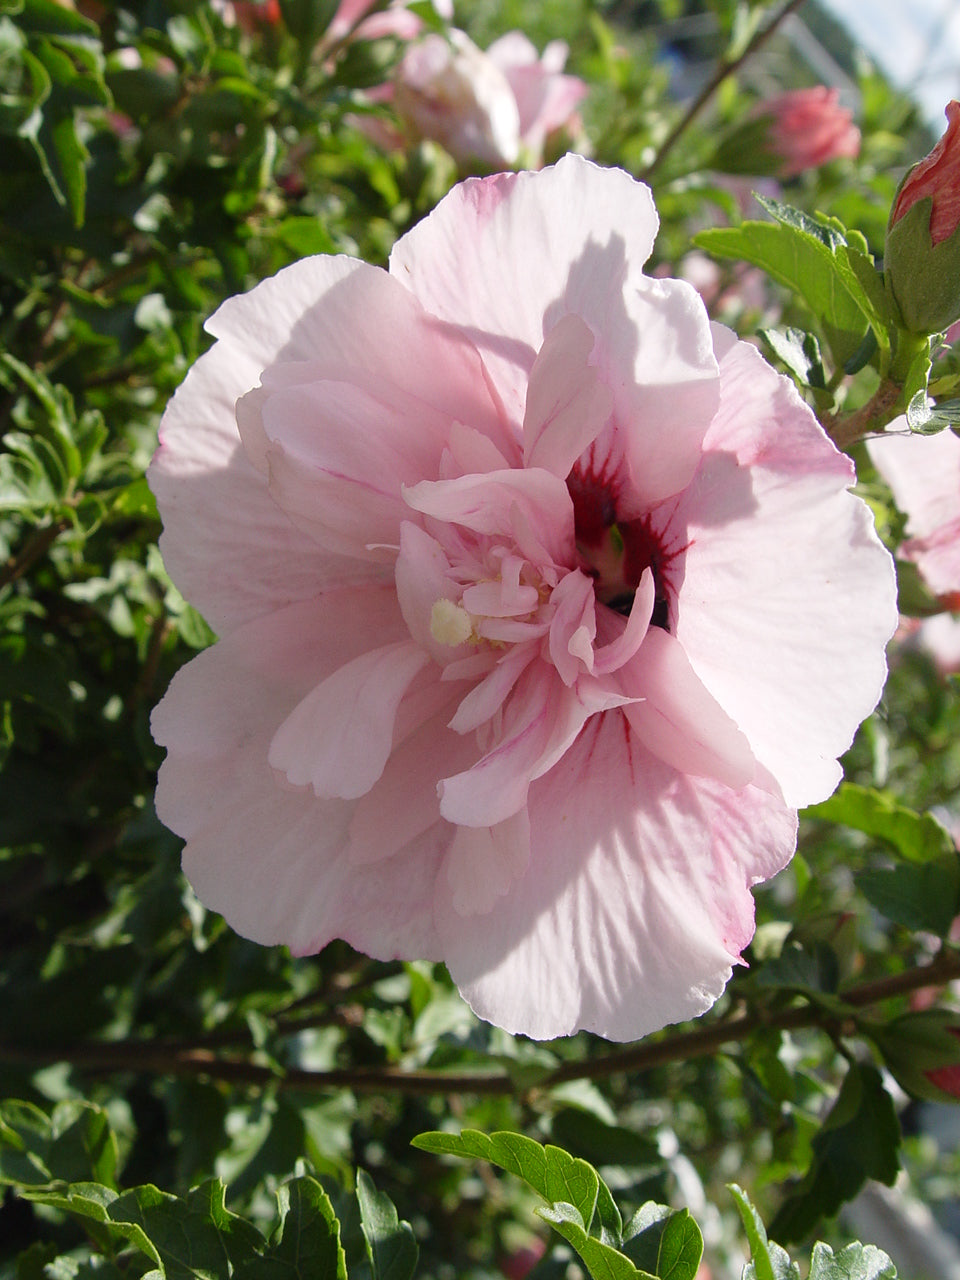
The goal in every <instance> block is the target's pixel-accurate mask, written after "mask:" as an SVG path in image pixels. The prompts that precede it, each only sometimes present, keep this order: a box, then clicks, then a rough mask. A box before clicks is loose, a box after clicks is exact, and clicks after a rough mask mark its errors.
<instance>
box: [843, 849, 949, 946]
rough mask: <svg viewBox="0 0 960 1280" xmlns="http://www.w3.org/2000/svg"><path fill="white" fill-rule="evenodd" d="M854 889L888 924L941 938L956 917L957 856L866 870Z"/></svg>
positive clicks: (945, 934) (944, 935)
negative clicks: (856, 889) (918, 930)
mask: <svg viewBox="0 0 960 1280" xmlns="http://www.w3.org/2000/svg"><path fill="white" fill-rule="evenodd" d="M855 880H856V885H857V888H858V889H859V890H860V892H861V893H862V894H863V895H864V897H866V899H867V901H868V902H870V903H872V904H873V906H875V907H876V908H877V910H878V911H880V912H882V913H883V915H885V916H886V917H887V919H888V920H893V921H894V922H895V923H896V924H902V925H904V926H905V927H906V928H907V929H923V930H925V931H926V932H928V933H935V934H938V935H939V936H940V937H941V938H945V937H946V936H947V934H948V933H949V932H950V926H951V925H952V924H953V921H954V919H955V917H956V916H957V915H958V914H960V856H958V855H957V853H956V852H955V851H954V852H952V853H948V854H944V855H943V856H942V857H940V858H936V859H933V860H931V861H930V862H924V863H921V864H920V865H917V864H915V863H903V864H901V865H899V866H896V867H890V868H887V867H877V868H868V869H867V870H866V871H861V872H859V873H858V874H857V876H856V877H855Z"/></svg>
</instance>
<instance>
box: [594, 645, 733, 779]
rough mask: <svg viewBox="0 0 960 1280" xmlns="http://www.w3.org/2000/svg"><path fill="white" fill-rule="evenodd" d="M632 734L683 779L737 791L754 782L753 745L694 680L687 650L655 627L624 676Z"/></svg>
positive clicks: (628, 717)
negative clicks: (689, 775) (695, 777)
mask: <svg viewBox="0 0 960 1280" xmlns="http://www.w3.org/2000/svg"><path fill="white" fill-rule="evenodd" d="M619 675H620V682H621V684H622V686H623V691H624V693H627V694H629V695H630V696H631V697H632V698H636V699H637V701H636V702H631V703H629V704H628V705H627V706H625V707H624V708H623V714H624V715H625V716H626V717H627V720H628V722H629V724H630V728H631V729H632V730H633V731H634V733H635V734H636V735H637V736H638V737H639V739H640V741H641V742H642V743H643V745H644V746H645V747H646V748H647V750H648V751H651V752H653V754H654V755H656V756H659V757H660V759H661V760H663V761H664V762H665V763H666V764H669V765H672V766H673V767H674V768H675V769H678V770H679V771H680V772H681V773H692V774H697V775H699V776H702V777H708V778H716V779H717V781H718V782H722V783H724V784H725V785H726V786H728V787H732V788H733V789H734V790H735V791H737V790H739V789H740V788H741V787H745V786H746V785H747V783H748V782H751V781H753V779H754V774H755V772H756V761H755V760H754V758H753V752H752V751H751V750H750V744H749V743H748V742H747V739H746V738H745V737H744V735H743V734H742V733H741V732H740V730H739V729H738V728H737V726H736V725H735V724H734V722H733V721H732V720H731V719H730V717H729V716H728V715H727V713H726V712H725V711H724V710H723V708H722V707H720V706H719V704H718V703H717V702H716V700H715V699H714V698H713V697H711V695H710V694H709V693H708V692H707V690H706V689H705V688H704V687H703V685H702V683H701V682H700V681H699V680H698V679H697V677H696V675H695V674H694V671H693V668H692V667H691V666H690V663H689V662H688V660H687V656H686V654H685V653H684V652H683V646H682V645H681V644H680V643H679V641H677V640H675V639H674V638H673V636H671V635H670V634H668V632H666V631H664V630H662V629H661V628H660V627H651V628H650V629H649V630H648V631H647V633H646V636H645V638H644V641H643V645H642V646H641V648H640V651H639V653H638V654H637V656H636V658H635V659H634V660H633V661H632V662H631V663H629V665H627V666H626V667H623V668H622V669H621V671H620V673H619Z"/></svg>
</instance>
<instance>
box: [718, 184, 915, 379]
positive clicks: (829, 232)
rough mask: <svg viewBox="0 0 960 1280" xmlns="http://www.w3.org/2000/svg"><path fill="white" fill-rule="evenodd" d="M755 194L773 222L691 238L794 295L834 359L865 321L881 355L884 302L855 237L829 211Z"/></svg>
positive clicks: (845, 354) (855, 341) (886, 320)
mask: <svg viewBox="0 0 960 1280" xmlns="http://www.w3.org/2000/svg"><path fill="white" fill-rule="evenodd" d="M757 198H758V199H759V201H760V203H761V204H762V205H763V207H764V209H766V211H767V212H768V213H769V214H771V216H772V217H773V218H774V219H775V221H774V222H744V223H742V224H741V225H740V226H739V227H720V228H714V229H711V230H709V231H701V232H700V233H699V234H698V235H696V236H695V237H694V243H695V244H696V245H697V246H698V247H699V248H701V249H705V250H707V252H708V253H713V254H715V255H716V256H718V257H722V258H738V259H741V260H742V261H745V262H751V263H753V264H754V265H755V266H758V267H760V268H762V269H763V270H764V271H766V272H767V274H768V275H770V276H772V277H773V279H774V280H778V281H779V282H780V283H781V284H783V285H785V286H786V287H787V288H788V289H790V290H792V291H793V292H794V293H796V294H797V295H798V296H799V297H801V298H802V299H803V300H804V302H806V304H807V306H808V307H809V308H810V309H811V311H812V312H813V314H814V315H815V316H816V317H817V318H818V320H820V321H821V323H822V324H823V326H824V332H825V333H826V335H827V337H828V340H829V342H830V346H831V349H832V351H833V355H834V359H835V361H836V363H837V364H838V365H842V364H844V363H845V362H846V361H847V360H849V359H850V357H851V356H853V355H854V354H855V352H856V351H857V349H858V347H859V346H860V343H861V341H862V340H863V336H864V332H865V331H866V329H867V328H868V327H873V329H874V332H875V335H876V338H877V341H878V343H879V344H880V346H881V348H882V349H883V352H884V360H885V361H886V360H887V359H888V357H889V337H888V326H889V324H890V322H891V316H890V315H889V314H888V313H889V304H888V303H887V301H886V297H885V294H884V290H883V285H882V282H881V281H880V279H879V277H878V276H876V269H875V268H874V266H873V263H872V260H871V259H870V257H869V254H868V253H867V252H866V244H865V242H863V241H862V237H857V235H856V233H848V232H847V231H846V230H845V228H844V227H843V226H842V224H841V223H839V222H838V221H837V220H836V219H833V218H831V219H819V218H811V217H808V216H807V215H806V214H804V213H801V212H800V210H798V209H792V208H790V206H788V205H783V204H780V203H778V202H777V201H775V200H765V199H763V198H761V197H757ZM851 241H852V243H851Z"/></svg>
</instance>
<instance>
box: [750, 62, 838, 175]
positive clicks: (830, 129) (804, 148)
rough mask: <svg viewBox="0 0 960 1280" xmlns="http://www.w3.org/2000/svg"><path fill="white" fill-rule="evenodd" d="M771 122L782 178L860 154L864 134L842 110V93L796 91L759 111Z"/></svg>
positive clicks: (771, 137)
mask: <svg viewBox="0 0 960 1280" xmlns="http://www.w3.org/2000/svg"><path fill="white" fill-rule="evenodd" d="M757 116H758V118H763V117H767V118H769V120H770V131H769V133H768V135H767V145H768V147H769V148H770V150H771V151H772V152H774V154H775V155H777V156H779V157H780V160H781V165H780V169H779V176H780V177H781V178H793V177H795V176H796V175H797V174H798V173H803V171H804V170H805V169H815V168H817V167H818V166H819V165H822V164H826V163H827V161H828V160H836V159H838V158H839V157H840V156H857V155H859V154H860V130H859V129H858V128H857V126H856V125H855V124H854V123H853V117H852V115H851V113H850V112H849V111H847V110H846V108H844V107H841V106H840V93H839V90H837V89H828V88H827V87H826V86H825V85H822V84H821V85H815V86H814V87H813V88H810V89H792V90H790V91H789V92H788V93H782V94H779V95H778V96H777V97H775V98H768V99H767V100H766V101H765V102H763V103H761V104H760V106H759V107H758V109H757Z"/></svg>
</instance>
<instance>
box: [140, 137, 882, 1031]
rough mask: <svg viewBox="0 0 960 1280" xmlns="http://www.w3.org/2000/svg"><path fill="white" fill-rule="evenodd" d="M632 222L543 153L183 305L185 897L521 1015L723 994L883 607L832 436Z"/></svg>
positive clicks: (645, 226)
mask: <svg viewBox="0 0 960 1280" xmlns="http://www.w3.org/2000/svg"><path fill="white" fill-rule="evenodd" d="M657 225H658V223H657V216H656V211H655V209H654V205H653V201H652V198H651V195H650V192H649V190H648V189H647V188H646V187H644V186H642V185H641V184H639V183H637V182H635V181H634V180H633V179H632V178H630V177H629V176H628V175H627V174H625V173H623V172H621V171H619V170H615V169H602V168H599V167H597V166H596V165H594V164H592V163H590V162H589V161H586V160H584V159H582V158H581V157H579V156H567V157H565V158H564V159H563V160H562V161H561V162H560V163H559V164H557V165H556V166H555V167H553V168H548V169H544V170H542V171H540V172H539V173H520V174H501V175H497V176H494V177H491V178H485V179H471V180H469V181H467V182H464V183H463V184H461V185H460V186H458V187H456V188H455V189H454V190H453V191H451V192H450V194H449V195H448V196H447V197H446V198H445V199H444V200H443V201H442V202H441V204H440V205H439V206H438V207H437V209H436V210H435V211H434V212H433V213H432V214H431V215H430V216H429V217H428V218H426V219H425V220H424V221H423V222H422V223H420V224H419V226H417V227H416V228H414V230H412V231H411V232H409V233H408V234H407V235H406V236H404V237H403V238H402V239H401V240H400V241H399V242H398V243H397V245H396V247H395V249H394V252H393V255H392V257H391V261H390V269H389V272H386V271H383V270H382V269H379V268H376V267H373V266H369V265H367V264H365V263H363V262H359V261H355V260H353V259H350V258H346V257H322V256H321V257H314V258H308V259H306V260H304V261H302V262H299V263H296V264H295V265H293V266H291V267H289V268H287V269H285V270H284V271H281V272H280V273H279V274H278V275H277V276H275V277H274V278H272V279H270V280H266V281H264V282H263V283H262V284H260V285H258V286H257V287H256V288H255V289H253V290H252V291H251V292H250V293H248V294H246V295H244V296H242V297H238V298H233V299H232V300H230V301H229V302H227V303H225V304H224V305H223V306H222V307H221V308H220V310H219V311H218V312H217V313H216V315H215V316H214V317H213V319H212V320H211V322H210V325H209V327H210V330H211V332H212V333H213V334H214V336H215V337H216V339H217V341H216V343H215V345H214V346H213V347H212V349H211V350H210V351H209V352H207V354H205V355H204V356H203V357H202V358H201V359H200V360H199V361H198V362H197V364H196V365H195V367H194V368H193V369H192V370H191V372H190V373H189V374H188V376H187V378H186V380H185V381H184V384H183V386H182V387H181V388H180V390H179V391H178V392H177V394H176V395H175V397H174V399H173V401H172V402H171V404H170V406H169V408H168V409H167V412H166V415H165V417H164V420H163V423H162V426H161V434H160V446H159V449H158V451H157V455H156V457H155V459H154V462H153V464H152V467H151V470H150V481H151V484H152V487H153V490H154V492H155V494H156V495H157V500H158V503H159V507H160V511H161V514H162V516H163V520H164V524H165V532H164V534H163V539H162V550H163V554H164V556H165V558H166V563H167V566H168V568H169V571H170V573H171V575H172V576H173V578H174V581H175V582H176V583H177V584H178V585H179V586H180V588H181V590H182V591H183V592H184V594H185V595H186V596H187V598H188V599H190V600H191V601H192V602H193V603H194V605H196V607H197V608H199V609H200V610H201V611H202V612H203V613H204V615H205V616H206V618H207V619H208V620H209V622H210V623H211V625H212V626H213V627H214V628H215V629H216V630H217V631H218V633H219V635H220V639H219V641H218V643H217V644H215V645H213V646H212V647H211V648H209V649H207V650H206V651H204V652H203V653H201V654H200V655H199V656H197V657H196V658H194V660H193V661H192V662H190V663H189V664H188V665H187V666H186V667H184V668H183V669H182V670H181V671H180V672H179V673H178V675H177V676H176V678H175V679H174V681H173V683H172V685H171V687H170V689H169V691H168V693H167V695H166V697H165V698H164V700H163V702H162V703H161V704H160V706H159V707H158V708H157V710H156V712H155V713H154V719H153V729H154V733H155V735H156V737H157V739H158V741H159V742H161V743H162V744H163V745H165V746H166V747H167V751H168V754H167V759H166V762H165V763H164V765H163V768H162V770H161V775H160V783H159V790H158V796H157V806H158V812H159V814H160V816H161V818H162V820H163V821H164V822H166V823H167V824H168V825H169V826H170V827H172V828H173V829H174V830H175V831H177V832H178V833H179V834H180V835H182V836H184V837H185V838H186V847H185V849H184V868H185V870H186V873H187V875H188V877H189V878H190V880H191V882H192V883H193V885H194V887H195V889H196V891H197V893H198V894H199V896H200V897H201V899H202V900H203V901H204V902H205V903H206V904H207V905H208V906H209V907H211V908H213V909H215V910H218V911H220V912H222V913H223V914H224V915H225V916H226V918H227V920H228V921H229V922H230V923H231V924H232V925H233V927H234V928H236V929H237V930H239V931H240V932H241V933H243V934H245V935H247V936H248V937H251V938H254V939H256V940H258V941H260V942H263V943H268V944H273V943H286V944H288V945H289V946H290V947H291V948H292V949H293V950H294V951H295V952H297V953H310V952H313V951H316V950H318V949H319V948H321V947H323V946H324V945H325V944H326V943H327V942H328V941H329V940H330V939H332V938H334V937H340V938H343V939H345V940H346V941H347V942H349V943H351V944H352V945H353V946H354V947H357V948H359V949H361V950H363V951H365V952H367V953H368V954H370V955H372V956H375V957H378V958H384V959H385V958H390V957H420V958H425V959H433V960H443V961H445V962H446V964H447V967H448V969H449V971H450V973H451V975H452V977H453V979H454V981H455V982H456V983H457V984H458V986H459V987H460V990H461V992H462V993H463V995H464V996H465V998H466V999H467V1000H468V1001H469V1002H470V1004H471V1005H472V1007H473V1008H474V1009H475V1010H476V1012H477V1013H478V1014H479V1015H480V1016H482V1017H483V1018H486V1019H489V1020H490V1021H492V1022H494V1023H497V1024H499V1025H501V1026H503V1027H506V1028H507V1029H509V1030H510V1031H513V1032H524V1033H526V1034H528V1035H531V1036H535V1037H538V1038H547V1037H554V1036H558V1035H561V1034H565V1033H570V1032H573V1031H575V1030H577V1029H578V1028H587V1029H590V1030H593V1031H596V1032H599V1033H600V1034H602V1035H604V1036H607V1037H609V1038H613V1039H629V1038H634V1037H638V1036H640V1035H643V1034H644V1033H646V1032H648V1031H652V1030H654V1029H655V1028H658V1027H661V1026H663V1025H664V1024H666V1023H668V1022H674V1021H678V1020H681V1019H684V1018H687V1017H690V1016H692V1015H695V1014H698V1013H700V1012H702V1011H703V1010H705V1009H706V1008H708V1007H709V1005H710V1004H711V1003H712V1002H713V1001H714V1000H715V999H716V998H717V997H718V995H719V994H720V993H721V991H722V990H723V987H724V984H725V982H726V981H727V979H728V978H729V976H730V973H731V970H732V966H733V965H734V964H735V963H737V962H738V960H739V958H740V955H741V952H742V950H743V948H744V946H745V945H746V944H747V942H748V941H749V940H750V938H751V936H752V933H753V901H752V898H751V894H750V892H749V890H750V886H751V885H753V884H755V883H757V882H758V881H760V880H764V879H766V878H767V877H769V876H771V875H773V874H774V873H775V872H776V871H778V870H779V869H780V868H781V867H783V866H784V864H785V863H786V862H787V861H788V860H789V858H790V856H791V854H792V852H793V849H794V845H795V831H796V809H797V807H798V806H802V805H805V804H808V803H811V802H813V801H818V800H821V799H823V798H824V797H825V796H827V795H828V794H829V793H830V792H831V791H832V790H833V788H834V787H835V786H836V784H837V782H838V780H839V778H840V776H841V770H840V766H839V765H838V763H837V756H838V754H839V753H841V752H842V751H843V750H844V749H845V748H846V747H847V746H848V744H849V743H850V741H851V738H852V735H853V733H854V731H855V729H856V726H857V725H858V723H859V722H860V720H861V719H862V717H863V716H865V715H866V714H867V713H868V712H869V711H870V710H871V708H872V707H873V706H874V704H875V702H876V700H877V698H878V696H879V693H880V689H881V686H882V683H883V679H884V675H885V663H884V655H883V649H884V643H885V641H886V640H887V638H888V637H889V636H890V634H891V633H892V631H893V629H894V626H895V624H896V606H895V589H894V580H893V569H892V563H891V560H890V557H889V556H888V554H887V552H886V551H885V550H884V549H883V548H882V546H881V545H880V543H879V542H878V540H877V538H876V536H875V534H874V531H873V526H872V522H871V519H870V516H869V513H868V511H867V508H866V507H865V506H864V504H863V503H862V502H861V501H860V500H859V499H858V498H856V497H855V496H854V495H852V494H851V493H850V492H849V490H848V486H849V485H850V483H851V482H852V480H853V478H854V477H853V470H852V467H851V464H850V462H849V460H848V459H847V458H846V457H844V456H843V455H842V454H840V453H838V452H837V450H836V449H835V448H834V447H833V445H832V444H831V443H830V441H829V440H828V439H827V437H826V436H825V435H824V433H823V432H822V430H821V429H820V427H819V425H818V424H817V422H816V421H815V419H814V417H813V415H812V413H811V412H810V410H809V409H808V408H807V407H806V405H805V404H804V403H803V402H802V401H801V399H800V397H799V396H798V394H797V393H796V391H795V390H794V388H793V386H792V384H791V383H790V382H788V381H787V380H786V379H784V378H783V377H781V376H780V375H778V374H777V373H776V372H775V371H774V370H773V369H772V368H771V367H770V366H769V365H767V364H766V363H765V362H764V361H763V359H762V358H761V356H760V355H759V354H758V352H757V351H756V350H755V349H754V348H753V347H752V346H749V345H747V344H745V343H742V342H739V341H737V339H736V338H735V337H734V336H733V335H732V334H731V333H730V332H729V331H727V330H724V329H720V328H712V327H711V325H710V323H709V321H708V319H707V315H706V311H705V310H704V307H703V303H702V302H701V300H700V298H699V296H698V295H697V293H696V291H695V290H694V289H693V288H692V287H691V286H689V285H688V284H686V283H684V282H682V281H675V280H660V279H652V278H650V277H648V276H646V275H644V274H643V271H642V267H643V264H644V262H645V261H646V259H647V258H648V256H649V254H650V251H651V248H652V246H653V241H654V237H655V235H656V231H657Z"/></svg>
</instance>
